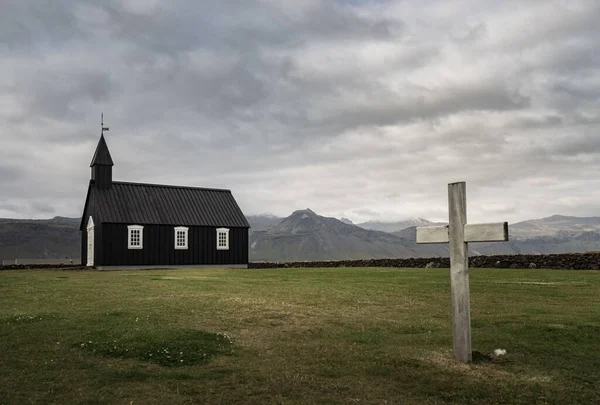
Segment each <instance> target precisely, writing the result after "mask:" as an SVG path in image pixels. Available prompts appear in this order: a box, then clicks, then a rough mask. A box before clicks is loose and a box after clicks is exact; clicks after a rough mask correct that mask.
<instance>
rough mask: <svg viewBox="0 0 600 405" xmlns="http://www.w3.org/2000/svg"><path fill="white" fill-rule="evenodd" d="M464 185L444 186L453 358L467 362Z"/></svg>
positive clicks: (468, 326)
mask: <svg viewBox="0 0 600 405" xmlns="http://www.w3.org/2000/svg"><path fill="white" fill-rule="evenodd" d="M466 195H467V194H466V184H465V183H464V182H460V183H451V184H449V185H448V211H449V216H450V224H449V228H448V231H449V236H450V278H451V294H452V333H453V337H454V339H453V343H454V357H455V358H456V359H457V360H459V361H462V362H465V363H466V362H470V361H471V360H472V354H471V306H470V302H469V261H468V253H467V243H466V242H465V228H464V227H465V224H466V223H467V198H466Z"/></svg>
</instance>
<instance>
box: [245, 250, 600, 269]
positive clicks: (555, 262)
mask: <svg viewBox="0 0 600 405" xmlns="http://www.w3.org/2000/svg"><path fill="white" fill-rule="evenodd" d="M281 267H417V268H418V267H420V268H425V267H444V268H448V267H450V259H449V258H447V257H430V258H412V259H370V260H334V261H306V262H252V263H249V264H248V268H249V269H271V268H281ZM469 267H479V268H482V267H483V268H512V269H527V268H540V269H568V270H598V269H600V253H568V254H551V255H503V256H472V257H469Z"/></svg>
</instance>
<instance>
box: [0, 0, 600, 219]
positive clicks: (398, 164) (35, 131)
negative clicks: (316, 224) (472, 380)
mask: <svg viewBox="0 0 600 405" xmlns="http://www.w3.org/2000/svg"><path fill="white" fill-rule="evenodd" d="M515 4H517V3H516V2H515V1H512V0H510V1H507V2H501V3H498V2H492V1H481V2H477V4H476V5H473V4H467V3H465V2H459V1H456V2H440V1H427V2H417V1H403V2H396V1H389V2H388V1H360V2H358V1H337V2H330V1H325V0H302V1H300V0H297V1H296V0H293V1H289V2H285V4H284V3H281V2H277V1H272V0H252V1H247V2H238V1H233V0H232V1H207V2H202V4H201V5H200V4H199V3H197V2H194V1H191V0H182V1H174V2H169V3H164V2H155V1H144V2H141V1H136V0H110V1H106V2H102V3H98V2H94V1H77V2H75V1H71V0H60V1H53V2H50V3H48V4H46V3H44V4H40V3H39V2H34V1H25V0H19V1H17V0H9V1H8V2H7V3H6V4H5V5H4V4H3V12H2V14H1V15H0V38H1V40H0V57H1V58H2V61H3V64H2V65H1V66H0V122H1V123H2V124H3V134H2V149H0V159H1V161H2V162H3V164H2V166H0V179H1V180H2V181H3V184H4V185H5V186H4V187H3V190H2V191H0V216H41V217H44V216H47V215H50V214H56V215H72V216H76V215H80V210H81V207H82V204H83V199H84V197H85V195H84V194H85V188H86V185H87V180H88V178H89V167H88V166H89V161H90V158H91V155H92V153H93V151H94V148H95V144H96V142H97V139H98V135H99V133H98V132H99V128H98V125H99V122H98V120H99V115H100V112H104V113H105V117H106V121H107V123H108V125H109V126H110V127H111V130H110V132H108V133H107V139H108V144H109V147H110V148H111V152H112V155H113V159H114V160H115V168H114V171H115V178H117V179H122V180H129V181H147V182H157V183H174V184H187V185H198V186H209V187H227V188H231V189H232V190H233V191H234V194H235V195H236V197H237V198H238V200H239V202H240V205H241V206H242V208H243V209H244V210H245V211H246V212H247V213H248V214H253V213H260V212H272V213H275V214H278V215H287V214H289V213H290V212H292V211H293V210H295V209H299V208H306V207H310V208H312V209H313V210H315V211H316V212H318V213H322V214H325V215H330V216H337V217H340V216H342V215H343V216H346V217H348V218H350V219H352V220H353V221H355V222H360V221H365V220H369V219H383V218H388V219H390V220H395V219H402V218H406V217H412V216H418V217H425V218H429V219H433V220H443V219H444V216H445V215H446V201H445V199H446V184H447V183H448V182H453V181H459V180H466V181H467V182H468V190H469V217H470V218H471V219H473V220H504V219H506V220H509V221H515V220H522V219H527V218H532V217H540V216H545V215H551V214H555V213H561V214H567V215H599V214H600V209H599V208H600V207H599V206H598V203H597V201H600V193H599V192H596V191H595V190H598V189H599V188H598V187H596V186H597V185H596V184H595V181H596V180H594V179H595V178H598V171H599V170H600V163H598V162H599V161H600V160H598V157H599V156H598V155H599V154H600V149H599V147H598V145H599V144H600V141H599V139H600V137H599V133H600V132H599V130H600V114H599V113H598V111H599V110H598V108H599V107H600V76H598V71H599V67H600V57H599V56H598V55H600V45H599V44H600V31H599V30H598V29H597V21H598V18H599V17H600V5H599V3H598V2H597V1H594V0H587V1H586V0H580V1H577V2H570V3H565V2H561V1H549V2H535V3H531V4H522V2H519V3H518V4H519V7H514V5H515ZM8 180H10V182H9V181H8ZM40 204H41V205H40ZM18 207H21V208H19V209H15V208H18Z"/></svg>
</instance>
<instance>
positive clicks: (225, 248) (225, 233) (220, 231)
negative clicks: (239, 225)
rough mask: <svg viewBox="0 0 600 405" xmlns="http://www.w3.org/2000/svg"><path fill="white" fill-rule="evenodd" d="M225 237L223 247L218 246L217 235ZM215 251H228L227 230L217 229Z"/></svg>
mask: <svg viewBox="0 0 600 405" xmlns="http://www.w3.org/2000/svg"><path fill="white" fill-rule="evenodd" d="M222 234H224V235H225V246H221V245H220V244H219V235H222ZM217 250H229V229H228V228H217Z"/></svg>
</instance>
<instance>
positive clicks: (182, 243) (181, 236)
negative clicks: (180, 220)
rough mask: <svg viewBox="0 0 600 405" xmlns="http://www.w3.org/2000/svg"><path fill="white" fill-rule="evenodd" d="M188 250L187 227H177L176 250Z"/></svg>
mask: <svg viewBox="0 0 600 405" xmlns="http://www.w3.org/2000/svg"><path fill="white" fill-rule="evenodd" d="M187 248H188V228H186V227H185V226H177V227H175V249H187Z"/></svg>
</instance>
